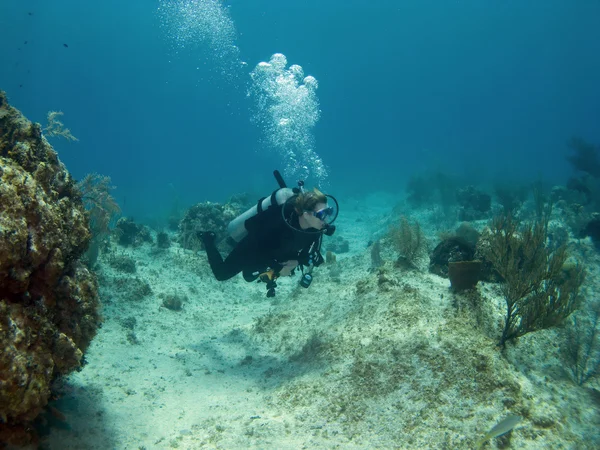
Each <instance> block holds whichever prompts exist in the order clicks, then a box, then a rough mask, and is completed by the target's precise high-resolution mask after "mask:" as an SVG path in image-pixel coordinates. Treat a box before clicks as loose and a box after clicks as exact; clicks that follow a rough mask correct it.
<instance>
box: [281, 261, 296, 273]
mask: <svg viewBox="0 0 600 450" xmlns="http://www.w3.org/2000/svg"><path fill="white" fill-rule="evenodd" d="M281 264H283V267H282V268H281V270H280V271H279V276H280V277H289V276H290V275H291V274H292V271H293V270H294V269H295V268H296V267H297V266H298V260H296V259H290V260H289V261H285V262H282V263H281Z"/></svg>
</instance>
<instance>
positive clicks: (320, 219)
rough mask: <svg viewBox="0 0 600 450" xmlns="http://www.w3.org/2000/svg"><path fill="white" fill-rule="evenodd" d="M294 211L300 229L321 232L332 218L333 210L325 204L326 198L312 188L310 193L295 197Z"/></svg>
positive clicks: (306, 192)
mask: <svg viewBox="0 0 600 450" xmlns="http://www.w3.org/2000/svg"><path fill="white" fill-rule="evenodd" d="M294 210H295V211H296V214H297V215H298V222H299V224H300V228H301V229H303V230H306V229H308V228H314V229H315V230H322V229H323V228H325V227H326V226H327V225H328V224H329V223H330V222H329V220H331V219H332V218H334V216H333V214H334V208H332V207H331V206H329V205H328V204H327V196H326V195H325V194H323V193H322V192H321V191H319V190H318V189H317V188H313V190H312V191H305V192H302V193H300V194H298V196H297V197H296V201H295V202H294Z"/></svg>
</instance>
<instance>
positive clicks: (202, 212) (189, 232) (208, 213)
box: [179, 202, 242, 250]
mask: <svg viewBox="0 0 600 450" xmlns="http://www.w3.org/2000/svg"><path fill="white" fill-rule="evenodd" d="M241 212H242V210H241V208H240V207H239V204H237V203H232V202H230V203H227V204H225V205H221V204H219V203H212V202H204V203H198V204H196V205H194V206H192V207H191V208H190V209H188V211H187V212H186V214H185V217H184V218H183V219H182V220H181V223H180V224H179V236H180V237H179V239H180V243H181V246H182V247H183V248H185V249H188V250H201V249H202V248H203V244H202V243H201V242H200V240H199V239H198V237H197V236H196V232H198V231H213V232H214V233H216V234H217V237H218V239H219V240H222V239H223V238H225V237H226V236H227V225H228V224H229V222H231V221H232V220H233V219H235V218H236V217H237V216H238V215H239V214H240V213H241Z"/></svg>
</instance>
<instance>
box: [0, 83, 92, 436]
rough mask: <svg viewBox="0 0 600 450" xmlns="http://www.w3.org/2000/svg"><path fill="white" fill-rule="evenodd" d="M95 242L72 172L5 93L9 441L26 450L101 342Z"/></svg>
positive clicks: (3, 250)
mask: <svg viewBox="0 0 600 450" xmlns="http://www.w3.org/2000/svg"><path fill="white" fill-rule="evenodd" d="M89 240H90V231H89V226H88V216H87V213H86V211H85V208H84V206H83V203H82V201H81V196H80V194H79V193H78V191H77V189H76V187H75V183H74V181H73V179H72V178H71V176H70V174H69V172H68V171H67V170H66V168H65V166H64V165H63V164H62V162H60V160H59V158H58V156H57V154H56V152H55V151H54V149H53V148H52V146H51V145H50V144H49V143H48V141H47V140H46V139H45V137H44V136H43V134H42V131H41V127H40V125H39V124H34V123H31V122H30V121H28V120H27V119H26V118H25V117H23V115H22V114H21V113H20V112H19V111H18V110H16V109H15V108H13V107H11V106H10V105H9V104H8V102H7V100H6V95H5V94H4V93H3V92H1V91H0V442H10V441H11V440H12V441H14V440H15V439H13V438H14V437H15V436H20V438H19V442H18V443H23V430H28V429H30V427H29V426H28V425H29V422H30V421H32V420H33V419H34V418H35V417H36V416H37V415H38V414H39V413H40V412H41V411H42V409H43V408H44V407H45V406H46V404H47V402H48V398H49V397H50V392H51V385H52V381H53V380H54V378H55V377H57V376H58V375H60V374H67V373H69V372H71V371H72V370H74V369H76V368H78V367H79V366H80V363H81V359H82V356H83V352H85V350H86V349H87V348H88V346H89V344H90V342H91V340H92V338H93V337H94V335H95V333H96V330H97V328H98V325H99V321H100V317H99V311H98V310H99V300H98V286H97V283H96V279H95V276H94V275H93V274H92V273H90V272H89V271H88V269H87V268H86V267H85V266H84V265H83V264H82V263H81V262H80V261H79V259H80V257H81V256H82V254H83V253H84V252H85V250H86V249H87V246H88V243H89ZM25 434H27V433H25Z"/></svg>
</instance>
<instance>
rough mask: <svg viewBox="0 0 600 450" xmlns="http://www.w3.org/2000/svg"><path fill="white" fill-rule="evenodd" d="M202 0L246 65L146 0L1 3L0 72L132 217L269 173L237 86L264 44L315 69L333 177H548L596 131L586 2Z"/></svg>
mask: <svg viewBox="0 0 600 450" xmlns="http://www.w3.org/2000/svg"><path fill="white" fill-rule="evenodd" d="M161 3H162V6H164V4H165V3H166V2H161ZM183 3H190V2H189V1H188V2H179V4H183ZM191 3H194V2H191ZM201 3H204V4H205V5H212V6H215V5H216V6H217V7H219V8H222V10H223V11H224V14H225V17H227V18H229V20H230V21H231V24H233V27H234V30H235V40H234V41H233V42H232V44H234V45H236V46H237V48H238V49H239V62H245V63H246V64H245V65H236V62H235V61H234V62H233V63H232V64H233V65H229V66H227V67H226V68H225V69H223V68H222V67H221V68H220V67H217V66H218V65H219V63H218V55H216V53H218V49H217V50H215V48H214V46H213V47H212V48H211V46H210V45H202V42H200V43H198V42H196V43H194V42H186V43H185V45H183V46H180V47H177V46H176V45H174V43H173V42H174V40H173V36H172V31H169V29H167V28H166V27H165V26H164V23H163V22H164V15H161V13H160V10H159V6H161V5H160V4H159V2H157V1H150V0H128V1H127V2H124V1H121V0H119V1H117V0H105V1H102V2H95V3H91V2H82V1H80V0H55V1H33V0H19V1H17V0H3V1H2V2H0V30H1V31H0V36H1V39H0V55H2V66H1V67H2V69H1V70H0V89H2V90H5V91H6V92H7V93H8V96H9V99H10V101H11V103H12V104H13V105H14V106H16V107H17V108H19V109H20V110H21V111H23V113H24V114H25V115H26V116H27V117H28V118H29V119H31V120H35V121H37V122H41V123H45V116H46V112H47V111H49V110H61V111H63V112H64V117H63V119H64V122H65V124H66V125H67V126H68V127H69V128H70V129H71V131H72V132H73V134H74V135H75V136H76V137H77V138H79V142H77V143H70V142H67V141H64V140H60V139H56V138H55V139H52V140H51V142H52V144H53V145H54V146H55V148H56V149H57V151H58V152H59V156H60V158H61V159H62V160H63V161H64V162H65V164H66V165H67V167H68V168H69V170H70V171H71V172H72V173H73V174H74V175H75V176H76V177H77V178H81V177H83V176H84V175H85V174H86V173H89V172H98V173H100V174H103V175H109V176H110V177H111V178H112V180H113V183H114V185H115V186H117V190H116V191H115V197H116V198H117V200H118V201H119V203H120V204H121V205H122V207H123V210H124V213H125V214H128V215H132V216H134V217H136V218H140V219H144V218H148V217H152V216H157V215H161V214H165V212H166V211H168V210H169V209H170V208H172V207H173V204H174V203H178V204H181V206H185V205H189V204H192V203H195V202H199V201H205V200H212V201H223V200H225V199H227V198H228V197H229V196H230V195H232V194H234V193H237V192H240V191H253V192H260V193H264V191H267V192H268V190H270V189H271V188H273V187H274V182H273V180H272V177H271V172H272V170H273V169H274V168H281V167H282V166H284V165H285V164H286V160H285V158H283V157H282V155H281V154H279V153H278V152H277V151H274V150H272V149H271V150H270V149H268V148H266V146H265V144H264V130H262V129H261V128H260V126H259V125H258V124H257V123H255V122H253V121H252V120H251V119H252V117H253V115H254V113H255V109H256V105H255V104H254V103H253V101H252V98H249V97H248V96H247V95H246V94H247V91H248V89H249V87H250V84H251V79H250V76H249V73H250V71H251V70H252V69H253V68H254V67H255V66H256V65H257V64H258V63H259V62H261V61H268V60H269V58H270V57H271V55H272V54H274V53H277V52H280V53H283V54H285V55H286V57H287V60H288V63H289V64H290V65H292V64H299V65H301V66H302V67H303V69H304V73H305V74H306V75H312V76H314V77H316V79H317V80H318V82H319V88H318V90H317V96H318V101H319V105H320V110H321V115H320V119H319V121H318V122H317V124H316V126H315V127H314V129H312V136H311V138H312V139H313V142H314V149H313V150H314V151H315V152H316V154H318V155H319V157H320V158H321V159H322V160H323V162H324V163H325V165H326V166H327V169H328V174H329V175H328V177H327V180H326V184H327V186H328V189H329V190H330V191H331V193H333V194H336V193H342V192H343V193H345V194H349V193H356V192H360V191H371V190H377V189H385V190H391V191H401V190H402V189H403V188H404V186H405V184H406V180H407V179H408V177H410V176H411V175H413V174H416V173H423V172H427V171H434V170H443V171H445V172H447V173H449V174H453V175H455V176H459V177H463V179H464V180H468V181H470V182H473V183H492V182H494V181H495V180H498V179H506V180H509V181H513V180H515V181H521V180H527V179H532V178H535V177H537V176H539V175H541V176H542V177H543V178H544V179H546V180H547V181H549V182H552V183H554V182H557V183H562V182H564V181H565V179H566V178H567V177H568V176H569V175H570V174H571V170H572V169H571V168H570V167H569V165H568V163H566V160H565V155H566V154H567V152H568V149H567V147H566V145H565V142H566V140H567V139H569V138H570V137H571V136H573V135H577V136H581V137H582V138H584V139H586V140H587V141H590V142H594V143H599V142H600V126H598V124H599V118H600V83H598V80H600V58H599V57H598V55H600V27H598V26H597V25H598V19H599V18H600V2H599V1H595V0H579V1H576V2H567V1H557V0H544V1H541V0H540V1H529V2H523V1H520V0H514V1H481V0H473V1H433V0H430V1H427V0H426V1H422V0H421V1H398V0H394V1H391V0H390V1H383V0H382V1H373V0H370V1H368V0H361V1H358V0H353V1H350V0H344V1H341V0H328V1H323V0H302V1H300V0H294V1H292V0H286V1H281V0H278V1H275V0H255V1H242V0H235V1H231V2H227V3H223V4H222V3H219V2H208V1H205V2H200V3H197V8H200V9H201V8H202V4H201ZM212 6H211V7H212ZM29 13H32V14H31V15H30V14H29ZM217 28H218V24H217ZM200 31H202V30H200ZM213 32H214V30H213ZM216 32H217V33H218V30H217V31H216ZM25 41H27V43H25ZM64 44H67V45H68V47H65V46H64ZM229 62H230V63H231V61H229ZM221 63H222V61H221ZM231 67H234V69H231ZM299 159H302V158H301V157H300V158H299ZM299 162H300V163H302V161H299ZM307 182H308V183H309V184H310V183H311V182H314V180H311V179H310V178H309V179H308V180H307Z"/></svg>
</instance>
